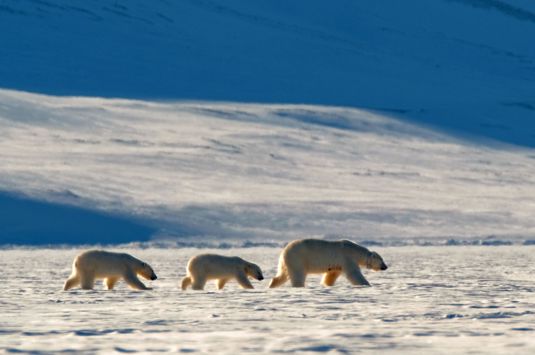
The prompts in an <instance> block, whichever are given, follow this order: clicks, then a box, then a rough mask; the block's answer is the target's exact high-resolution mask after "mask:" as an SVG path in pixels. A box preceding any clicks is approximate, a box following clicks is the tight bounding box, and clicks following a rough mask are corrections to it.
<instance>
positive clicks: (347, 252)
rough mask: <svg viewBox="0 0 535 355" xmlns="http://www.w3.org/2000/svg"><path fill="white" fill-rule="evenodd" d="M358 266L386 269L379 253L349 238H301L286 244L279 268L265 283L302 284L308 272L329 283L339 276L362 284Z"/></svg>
mask: <svg viewBox="0 0 535 355" xmlns="http://www.w3.org/2000/svg"><path fill="white" fill-rule="evenodd" d="M360 267H366V268H368V269H372V270H376V271H377V270H381V269H382V270H386V268H387V266H386V264H385V263H384V261H383V259H382V258H381V256H380V255H379V254H377V253H375V252H371V251H369V250H368V249H366V248H364V247H362V246H360V245H357V244H355V243H353V242H351V241H349V240H339V241H326V240H320V239H302V240H295V241H293V242H291V243H289V244H288V245H287V246H286V247H285V248H284V250H283V251H282V253H281V255H280V258H279V270H278V273H277V276H275V277H274V278H273V279H272V280H271V283H270V285H269V287H271V288H273V287H278V286H280V285H282V284H284V283H285V282H286V281H288V279H290V282H291V283H292V286H294V287H304V286H305V280H306V277H307V275H308V274H323V279H322V283H323V284H324V285H325V286H332V285H334V283H335V282H336V279H337V278H338V277H339V276H340V275H344V276H345V277H346V278H347V279H348V280H349V282H351V283H352V284H353V285H366V286H369V282H368V281H367V280H366V279H365V278H364V276H363V275H362V273H361V271H360Z"/></svg>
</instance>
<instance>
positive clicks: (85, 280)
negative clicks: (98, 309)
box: [80, 272, 95, 290]
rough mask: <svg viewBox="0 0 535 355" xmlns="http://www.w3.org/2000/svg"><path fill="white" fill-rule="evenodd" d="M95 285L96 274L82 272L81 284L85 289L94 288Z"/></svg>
mask: <svg viewBox="0 0 535 355" xmlns="http://www.w3.org/2000/svg"><path fill="white" fill-rule="evenodd" d="M94 285H95V276H94V275H93V274H92V273H88V272H81V273H80V286H81V287H82V289H83V290H92V289H93V286H94Z"/></svg>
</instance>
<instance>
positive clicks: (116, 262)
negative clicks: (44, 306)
mask: <svg viewBox="0 0 535 355" xmlns="http://www.w3.org/2000/svg"><path fill="white" fill-rule="evenodd" d="M137 275H140V276H142V277H143V278H145V279H147V280H156V279H157V277H156V274H155V273H154V271H153V270H152V268H151V267H150V265H149V264H147V263H145V262H143V261H141V260H139V259H136V258H134V257H133V256H132V255H129V254H125V253H112V252H108V251H104V250H89V251H86V252H83V253H81V254H80V255H78V256H77V257H76V258H74V262H73V263H72V274H71V276H70V277H69V278H68V279H67V281H65V285H64V286H63V290H65V291H67V290H68V289H71V288H73V287H75V286H77V285H81V287H82V289H84V290H91V289H93V285H94V282H95V279H104V283H105V284H106V287H107V289H108V290H111V289H113V286H115V283H116V282H117V281H119V279H124V280H125V281H126V283H127V284H128V285H129V286H130V287H131V288H133V289H137V290H150V288H148V287H147V286H145V285H144V284H143V283H142V282H141V281H139V279H138V278H137Z"/></svg>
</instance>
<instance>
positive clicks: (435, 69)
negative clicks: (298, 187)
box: [0, 0, 535, 147]
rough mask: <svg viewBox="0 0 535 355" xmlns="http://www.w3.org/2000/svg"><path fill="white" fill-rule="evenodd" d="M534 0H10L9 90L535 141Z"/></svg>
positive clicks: (0, 83)
mask: <svg viewBox="0 0 535 355" xmlns="http://www.w3.org/2000/svg"><path fill="white" fill-rule="evenodd" d="M534 38H535V5H534V3H533V1H530V0H409V1H399V0H363V1H353V0H335V1H323V0H297V1H286V0H275V1H248V0H184V1H167V0H154V1H142V0H131V1H125V0H94V1H86V0H3V1H2V2H1V3H0V45H1V48H2V49H1V51H2V52H1V55H0V87H2V88H7V89H16V90H23V91H29V92H37V93H44V94H53V95H58V94H59V95H82V96H106V97H123V98H143V99H154V98H157V99H162V98H165V99H195V100H209V101H213V100H224V101H233V102H264V103H291V104H300V103H306V104H319V105H335V106H350V107H360V108H365V109H375V110H382V111H384V112H390V113H391V114H394V113H395V114H396V115H397V116H398V117H399V118H402V119H404V120H408V121H412V122H419V123H426V124H431V125H433V126H437V127H439V128H441V129H445V130H447V131H453V132H455V133H456V134H459V133H462V134H469V135H470V136H471V139H475V138H477V137H484V138H488V137H490V138H494V139H499V140H502V141H505V142H509V143H515V144H521V145H527V146H530V147H533V146H535V123H534V122H533V121H534V120H533V117H534V116H535V95H534V92H535V85H534V82H535V46H534V45H533V43H534V41H533V39H534Z"/></svg>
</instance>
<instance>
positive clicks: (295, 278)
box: [288, 270, 307, 287]
mask: <svg viewBox="0 0 535 355" xmlns="http://www.w3.org/2000/svg"><path fill="white" fill-rule="evenodd" d="M288 274H289V275H288V276H289V277H290V282H291V283H292V287H305V280H306V278H307V274H306V273H305V271H304V270H291V271H290V270H288Z"/></svg>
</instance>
